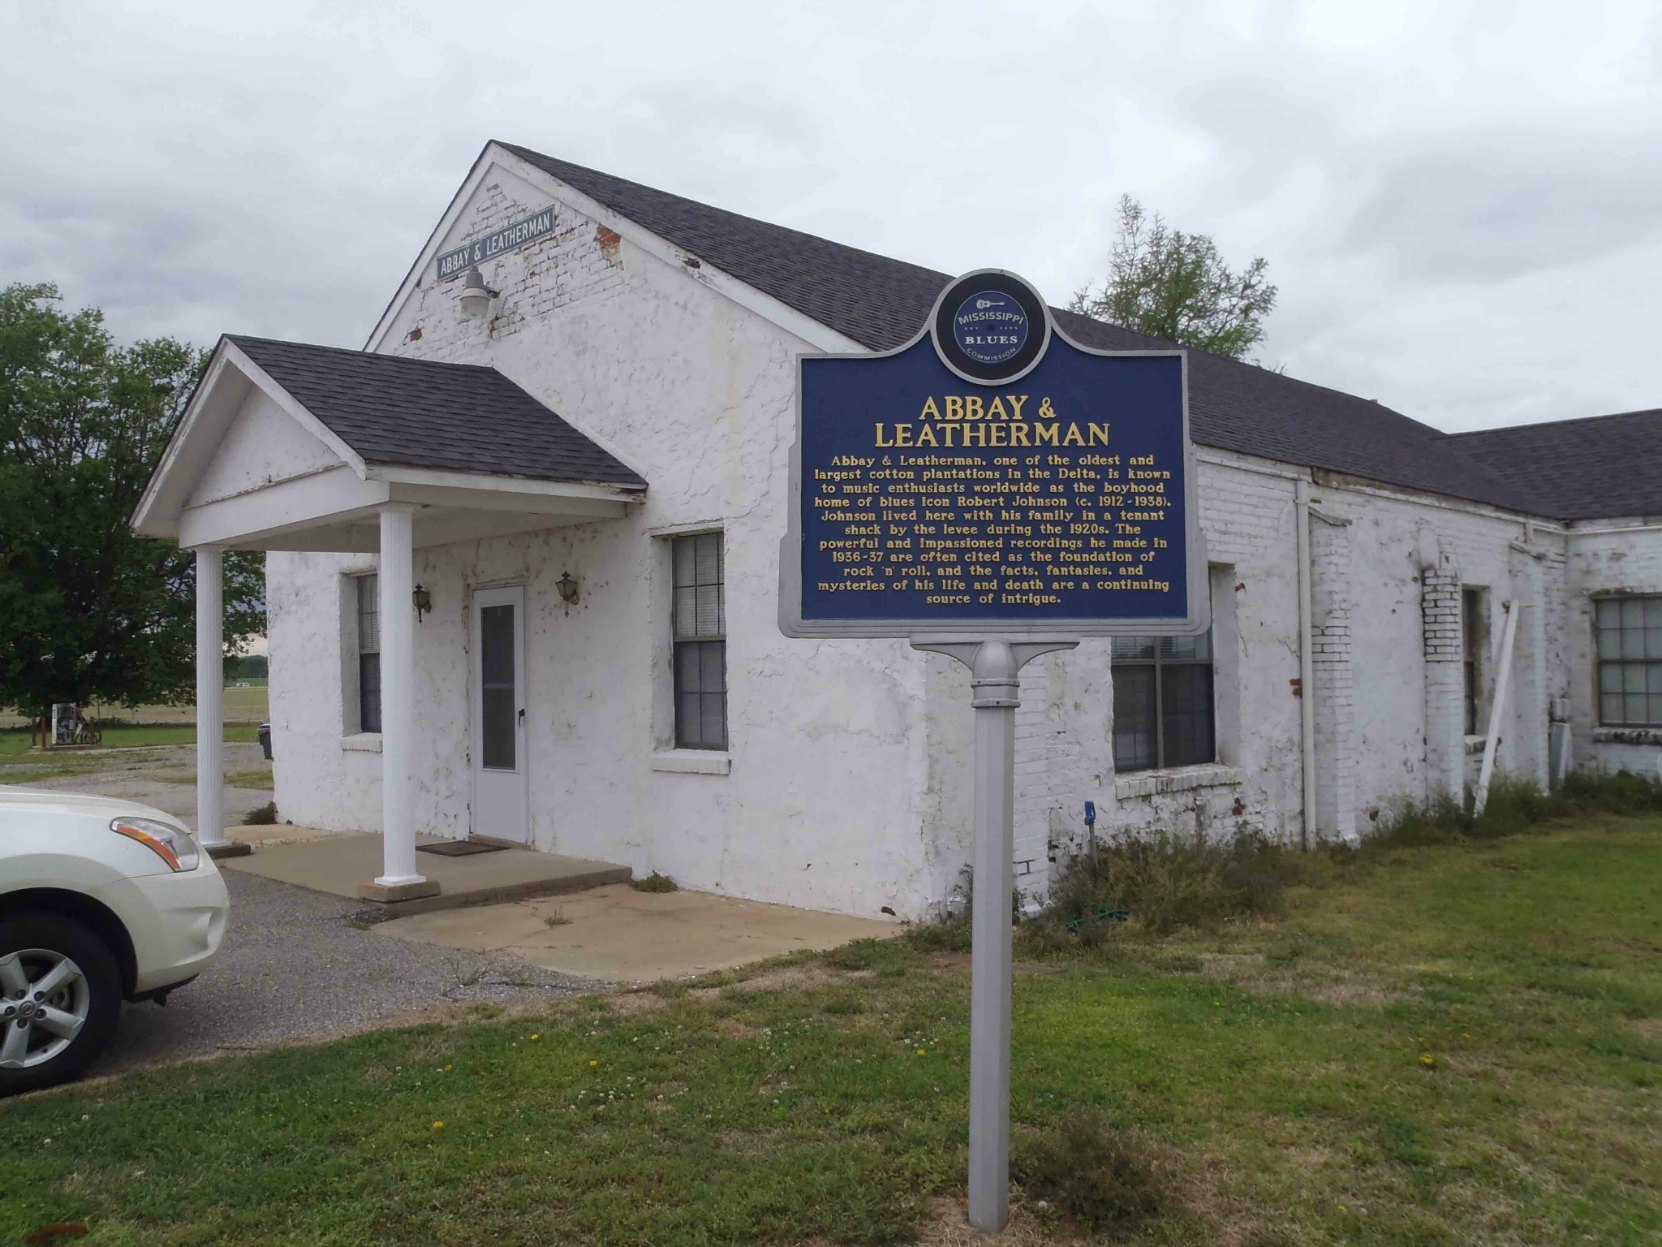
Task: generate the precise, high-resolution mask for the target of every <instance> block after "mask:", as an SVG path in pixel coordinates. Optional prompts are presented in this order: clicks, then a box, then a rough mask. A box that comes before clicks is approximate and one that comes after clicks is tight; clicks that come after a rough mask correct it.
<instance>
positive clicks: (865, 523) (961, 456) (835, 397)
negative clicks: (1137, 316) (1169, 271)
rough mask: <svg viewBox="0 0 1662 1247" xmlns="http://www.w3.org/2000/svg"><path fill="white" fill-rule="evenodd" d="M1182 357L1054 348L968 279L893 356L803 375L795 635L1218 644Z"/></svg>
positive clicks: (1037, 322) (1002, 276) (1046, 326)
mask: <svg viewBox="0 0 1662 1247" xmlns="http://www.w3.org/2000/svg"><path fill="white" fill-rule="evenodd" d="M1185 389H1186V383H1185V361H1184V354H1183V352H1181V351H1147V352H1103V351H1095V350H1091V349H1089V348H1087V347H1082V346H1079V345H1077V344H1076V343H1074V342H1072V341H1070V340H1069V339H1068V338H1067V337H1066V336H1064V335H1063V334H1061V333H1060V332H1058V331H1057V330H1056V329H1055V327H1054V326H1053V325H1052V324H1051V322H1050V316H1049V311H1048V309H1047V308H1046V307H1045V305H1044V302H1043V300H1042V299H1040V298H1039V297H1038V295H1037V294H1036V293H1034V291H1033V290H1032V288H1031V287H1029V286H1028V285H1027V284H1026V283H1025V282H1023V281H1021V280H1020V279H1019V278H1016V277H1014V276H1013V275H1011V274H1009V273H1002V272H981V273H972V274H969V275H968V276H966V277H962V278H960V279H959V280H957V281H956V282H954V283H952V285H951V286H949V287H948V288H947V290H946V291H945V292H944V293H943V295H942V296H941V298H940V300H939V301H938V302H937V304H936V308H935V311H934V313H933V314H932V315H931V318H930V322H929V324H928V325H927V326H926V327H925V328H924V330H923V331H922V332H920V333H919V335H918V336H917V337H916V338H915V339H913V341H912V342H910V343H909V344H907V345H906V346H904V347H901V348H900V349H899V350H896V351H892V352H890V353H888V354H885V355H820V356H807V357H805V358H804V359H803V360H802V362H801V378H800V385H799V391H798V401H799V412H798V428H797V444H796V449H795V456H794V460H793V477H792V489H793V506H792V525H793V526H792V530H791V533H790V535H789V537H788V538H787V540H786V542H785V546H784V549H783V560H782V564H783V576H782V582H783V585H784V591H783V593H782V594H781V602H780V626H781V627H782V628H783V630H784V631H785V632H786V633H787V634H788V635H791V636H906V637H918V636H923V635H928V634H936V633H943V632H951V633H958V634H962V633H966V632H975V633H987V634H997V635H1000V636H1015V637H1019V636H1027V635H1033V634H1037V633H1041V632H1042V633H1044V634H1045V635H1050V636H1075V637H1078V636H1090V635H1104V634H1115V633H1151V632H1163V633H1174V632H1175V633H1193V632H1201V631H1204V630H1205V629H1206V627H1207V624H1208V611H1207V601H1206V593H1205V587H1206V580H1205V558H1204V553H1203V552H1202V551H1201V549H1200V539H1199V534H1198V530H1197V527H1196V516H1195V505H1194V489H1193V482H1194V465H1193V455H1192V451H1191V448H1190V445H1189V436H1188V414H1187V404H1186V394H1185Z"/></svg>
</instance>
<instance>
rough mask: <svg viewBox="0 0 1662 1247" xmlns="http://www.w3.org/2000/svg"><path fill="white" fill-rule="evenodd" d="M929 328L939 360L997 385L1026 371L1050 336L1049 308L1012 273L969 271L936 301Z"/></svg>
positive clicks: (983, 382) (971, 378) (979, 381)
mask: <svg viewBox="0 0 1662 1247" xmlns="http://www.w3.org/2000/svg"><path fill="white" fill-rule="evenodd" d="M929 324H930V332H931V333H932V334H933V336H934V339H935V351H936V353H937V354H938V355H940V357H941V362H942V363H943V364H945V365H946V366H947V367H948V368H950V369H951V370H952V371H953V372H955V373H957V374H958V375H959V376H960V377H962V378H963V379H964V380H966V381H974V382H976V383H977V384H979V385H996V384H999V383H1001V382H1004V381H1009V380H1012V379H1014V378H1016V377H1020V376H1023V375H1025V374H1026V373H1027V372H1028V370H1029V369H1031V368H1033V367H1034V366H1035V365H1036V364H1037V363H1038V362H1039V360H1040V358H1041V357H1043V355H1044V353H1045V347H1046V346H1047V345H1048V344H1049V342H1050V313H1049V312H1048V311H1047V310H1046V308H1045V301H1044V300H1043V299H1042V298H1040V297H1039V292H1038V291H1037V290H1035V289H1033V287H1032V286H1029V285H1028V284H1027V283H1026V282H1024V281H1023V280H1022V279H1021V278H1019V277H1017V276H1016V275H1015V274H1014V273H1006V272H1004V271H1003V270H1001V269H986V268H984V269H978V270H976V271H975V272H973V273H965V274H964V275H963V276H962V277H960V278H958V279H957V280H956V281H954V282H953V283H952V284H951V285H949V286H948V287H947V288H946V289H945V290H943V291H942V292H941V297H940V298H939V299H937V300H936V301H935V310H934V311H933V312H931V313H930V318H929Z"/></svg>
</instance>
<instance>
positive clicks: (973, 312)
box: [952, 290, 1028, 364]
mask: <svg viewBox="0 0 1662 1247" xmlns="http://www.w3.org/2000/svg"><path fill="white" fill-rule="evenodd" d="M1027 329H1028V319H1027V313H1026V312H1025V311H1023V310H1022V307H1021V304H1019V303H1017V302H1016V301H1015V299H1013V298H1011V297H1010V296H1009V295H1007V294H1004V293H1003V292H1001V291H998V290H978V291H976V292H975V293H974V294H972V295H971V296H970V297H969V298H967V299H965V300H964V301H963V302H962V303H960V304H959V305H958V310H957V311H956V312H954V313H953V314H952V337H953V340H954V341H955V342H957V344H958V347H959V349H960V350H962V351H963V352H964V354H965V355H968V356H969V357H970V358H971V359H973V360H974V361H975V362H976V363H978V364H1002V363H1005V362H1006V361H1008V360H1012V359H1014V358H1015V357H1016V356H1017V355H1018V354H1020V352H1021V348H1022V347H1024V346H1026V345H1027Z"/></svg>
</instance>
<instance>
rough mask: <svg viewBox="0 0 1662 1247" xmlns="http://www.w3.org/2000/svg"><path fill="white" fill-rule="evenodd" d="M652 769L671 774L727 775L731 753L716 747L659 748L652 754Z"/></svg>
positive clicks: (729, 769) (730, 765) (731, 764)
mask: <svg viewBox="0 0 1662 1247" xmlns="http://www.w3.org/2000/svg"><path fill="white" fill-rule="evenodd" d="M652 769H653V770H654V771H665V772H668V773H669V774H672V775H729V774H731V773H732V771H733V755H732V754H730V753H724V752H722V751H720V750H716V749H660V750H658V751H657V752H656V753H654V754H653V755H652Z"/></svg>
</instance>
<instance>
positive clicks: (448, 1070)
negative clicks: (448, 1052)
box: [444, 1065, 456, 1074]
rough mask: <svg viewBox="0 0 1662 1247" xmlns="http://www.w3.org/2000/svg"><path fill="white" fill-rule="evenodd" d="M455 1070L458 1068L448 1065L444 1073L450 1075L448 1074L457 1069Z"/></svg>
mask: <svg viewBox="0 0 1662 1247" xmlns="http://www.w3.org/2000/svg"><path fill="white" fill-rule="evenodd" d="M455 1068H456V1067H455V1066H454V1065H446V1066H445V1067H444V1072H445V1073H447V1074H448V1073H449V1072H450V1071H451V1070H453V1069H455Z"/></svg>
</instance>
